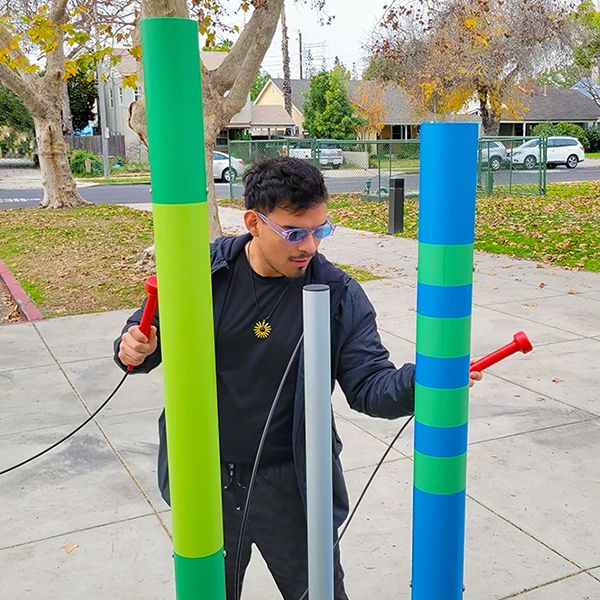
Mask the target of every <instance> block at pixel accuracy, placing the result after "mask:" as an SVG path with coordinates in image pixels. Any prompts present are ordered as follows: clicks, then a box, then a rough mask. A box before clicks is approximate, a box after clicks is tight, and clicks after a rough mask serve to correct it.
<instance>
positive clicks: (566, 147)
mask: <svg viewBox="0 0 600 600" xmlns="http://www.w3.org/2000/svg"><path fill="white" fill-rule="evenodd" d="M547 141H548V146H547V150H546V164H547V165H548V167H549V168H550V169H554V168H556V167H557V166H558V165H565V166H566V167H567V168H568V169H574V168H575V167H576V166H577V165H578V164H579V163H580V162H582V161H583V160H584V159H585V150H584V148H583V145H582V144H581V142H580V141H579V140H578V139H577V138H574V137H567V136H550V137H548V138H547ZM509 154H510V159H511V162H512V163H513V164H514V165H516V166H523V167H524V168H525V169H534V168H535V167H536V165H537V164H538V163H539V162H540V141H539V139H534V140H528V141H527V142H525V143H523V144H521V145H520V146H517V147H516V148H513V149H512V150H511V151H510V153H509Z"/></svg>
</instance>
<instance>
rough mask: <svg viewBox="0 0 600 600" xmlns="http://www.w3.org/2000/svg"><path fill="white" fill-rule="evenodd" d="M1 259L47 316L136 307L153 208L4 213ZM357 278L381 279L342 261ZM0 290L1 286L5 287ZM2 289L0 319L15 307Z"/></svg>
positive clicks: (0, 230) (0, 217) (1, 218)
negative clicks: (142, 256)
mask: <svg viewBox="0 0 600 600" xmlns="http://www.w3.org/2000/svg"><path fill="white" fill-rule="evenodd" d="M0 239H1V240H2V245H1V246H0V258H1V259H2V260H4V262H6V264H7V265H8V267H9V268H10V269H11V271H12V272H13V274H14V275H15V277H16V278H17V279H18V281H19V283H20V284H21V286H22V287H23V289H24V290H25V291H26V292H27V294H28V295H29V296H30V298H31V299H32V300H33V301H34V302H35V303H36V304H37V305H38V307H39V308H40V310H41V311H42V314H43V315H44V316H45V317H59V316H64V315H76V314H81V313H91V312H102V311H107V310H116V309H119V308H130V307H133V306H137V305H139V304H141V302H142V300H143V299H144V298H145V294H146V293H145V291H144V285H143V282H144V279H145V278H146V276H147V273H146V272H145V271H144V270H142V269H140V268H138V267H136V262H137V261H138V260H139V258H140V255H141V253H142V251H143V250H144V249H145V248H147V247H148V246H149V245H151V244H152V241H153V231H152V214H151V213H147V212H141V211H137V210H132V209H130V208H126V207H121V206H86V207H81V208H76V209H68V210H45V209H41V208H23V209H15V210H3V211H0ZM339 266H340V267H341V268H343V269H344V270H346V271H347V272H348V273H349V274H350V275H352V276H353V277H355V278H356V279H357V280H358V281H370V280H373V279H378V277H377V276H376V275H375V274H373V273H371V272H370V271H368V270H366V269H360V268H355V267H351V266H345V265H339ZM0 291H1V290H0ZM5 296H6V295H2V294H0V303H1V304H0V322H3V321H4V320H5V318H6V319H7V318H8V316H9V313H10V310H9V308H11V309H12V308H14V307H12V306H11V305H10V303H9V301H8V298H7V297H5Z"/></svg>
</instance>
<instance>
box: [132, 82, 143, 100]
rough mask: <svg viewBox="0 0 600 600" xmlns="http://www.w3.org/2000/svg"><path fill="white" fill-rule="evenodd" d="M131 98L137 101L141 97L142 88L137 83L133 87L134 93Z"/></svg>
mask: <svg viewBox="0 0 600 600" xmlns="http://www.w3.org/2000/svg"><path fill="white" fill-rule="evenodd" d="M133 99H134V100H135V101H136V102H138V101H139V100H141V99H142V88H141V87H140V86H139V85H138V86H137V87H136V88H135V93H134V95H133Z"/></svg>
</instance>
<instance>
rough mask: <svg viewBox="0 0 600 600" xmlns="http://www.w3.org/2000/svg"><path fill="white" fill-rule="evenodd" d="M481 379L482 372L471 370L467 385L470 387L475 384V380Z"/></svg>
mask: <svg viewBox="0 0 600 600" xmlns="http://www.w3.org/2000/svg"><path fill="white" fill-rule="evenodd" d="M482 379H483V373H480V372H479V371H473V372H472V373H471V374H470V379H469V387H470V388H472V387H473V386H474V385H475V382H476V381H481V380H482Z"/></svg>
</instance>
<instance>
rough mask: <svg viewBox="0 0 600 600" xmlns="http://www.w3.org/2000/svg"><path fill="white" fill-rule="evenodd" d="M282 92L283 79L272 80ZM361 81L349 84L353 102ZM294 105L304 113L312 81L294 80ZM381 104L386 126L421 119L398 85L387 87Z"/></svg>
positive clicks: (352, 81)
mask: <svg viewBox="0 0 600 600" xmlns="http://www.w3.org/2000/svg"><path fill="white" fill-rule="evenodd" d="M271 81H272V82H273V83H274V84H275V85H276V86H277V87H278V88H279V89H280V90H283V79H272V80H271ZM360 83H361V82H360V81H357V80H355V79H352V80H350V82H349V83H348V97H349V98H350V100H353V98H354V97H355V95H356V93H357V89H358V86H359V85H360ZM291 84H292V104H293V105H294V106H295V107H296V108H297V109H298V110H299V111H300V112H301V113H304V111H303V106H304V103H305V102H306V95H307V93H308V90H309V89H310V79H292V80H291ZM381 103H382V104H383V106H384V108H385V109H386V115H385V117H384V118H383V119H382V122H383V124H384V125H395V124H397V123H404V124H416V123H418V122H419V119H417V118H415V117H414V115H413V114H412V111H411V109H410V104H409V102H408V96H407V95H406V92H405V91H404V90H403V89H401V88H400V87H398V86H396V85H387V86H386V87H385V88H384V94H383V97H382V99H381Z"/></svg>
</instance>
